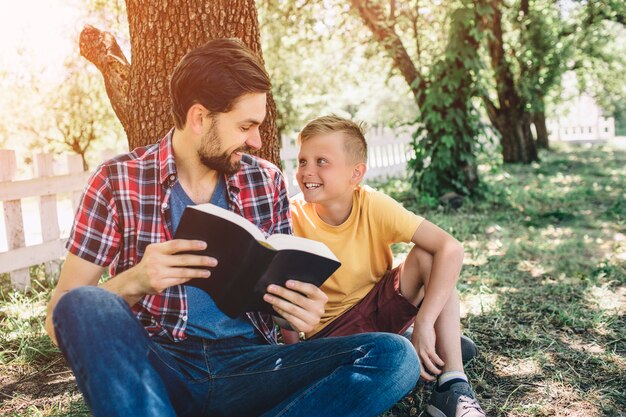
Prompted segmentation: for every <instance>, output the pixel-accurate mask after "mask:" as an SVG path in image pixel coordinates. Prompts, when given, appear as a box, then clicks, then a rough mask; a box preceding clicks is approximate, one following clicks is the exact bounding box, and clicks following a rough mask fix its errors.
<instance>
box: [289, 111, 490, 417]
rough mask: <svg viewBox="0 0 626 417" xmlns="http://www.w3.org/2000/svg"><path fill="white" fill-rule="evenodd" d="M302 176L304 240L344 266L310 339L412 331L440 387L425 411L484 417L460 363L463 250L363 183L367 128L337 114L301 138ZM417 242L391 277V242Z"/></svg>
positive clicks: (294, 205) (295, 211) (298, 215)
mask: <svg viewBox="0 0 626 417" xmlns="http://www.w3.org/2000/svg"><path fill="white" fill-rule="evenodd" d="M298 141H299V143H300V152H299V155H298V170H297V173H296V178H297V180H298V184H299V185H300V189H301V190H302V197H296V198H294V199H293V200H292V202H291V212H292V217H293V221H294V231H295V234H296V235H299V236H303V237H307V238H309V239H314V240H319V241H321V242H324V243H325V244H326V245H328V247H329V248H330V249H331V250H332V251H333V252H334V253H335V254H336V255H337V257H338V258H339V260H340V261H341V262H342V266H341V267H340V268H339V270H337V272H336V273H335V274H334V275H333V276H331V278H329V279H328V281H326V283H324V285H323V286H322V287H321V288H322V290H323V291H324V292H325V293H326V295H327V296H328V303H327V304H326V312H325V313H324V315H323V316H322V318H321V321H320V323H319V324H318V325H316V326H315V327H314V329H313V330H312V331H310V332H307V333H306V337H307V339H319V338H324V337H329V336H343V335H349V334H356V333H364V332H391V333H400V334H402V333H403V332H405V331H406V330H407V329H408V328H409V326H410V325H411V324H413V325H414V330H413V334H412V336H411V342H412V343H413V345H414V346H415V349H416V351H417V353H418V356H419V359H420V361H421V364H422V367H421V369H422V371H421V376H422V378H424V379H425V380H428V381H433V380H434V377H433V376H431V375H429V373H427V372H426V371H428V372H430V373H431V374H434V375H437V376H438V377H437V385H436V386H435V389H434V391H433V395H432V396H431V399H430V401H429V404H428V406H427V408H426V411H427V412H428V413H429V414H430V415H431V416H435V417H440V416H461V415H463V416H465V417H470V416H484V415H485V414H484V412H483V410H482V409H481V407H480V405H479V404H478V401H477V400H476V397H475V395H474V392H473V391H472V389H471V387H470V385H469V383H468V380H467V376H466V375H465V373H464V371H463V364H462V360H461V346H460V343H459V340H460V337H461V335H460V314H459V299H458V295H457V292H456V288H455V287H456V281H457V279H458V277H459V273H460V270H461V265H462V262H463V247H462V246H461V244H460V243H459V242H458V241H456V240H455V239H454V238H453V237H452V236H450V235H449V234H448V233H446V232H445V231H443V230H441V229H440V228H439V227H437V226H435V225H434V224H432V223H430V222H429V221H427V220H425V219H423V218H422V217H419V216H417V215H415V214H413V213H411V212H410V211H408V210H406V209H404V208H403V207H402V206H401V205H400V204H399V203H397V202H396V201H394V200H393V199H392V198H390V197H388V196H386V195H384V194H383V193H380V192H377V191H375V190H373V189H372V188H370V187H367V186H361V185H359V183H360V182H361V180H362V179H363V176H364V175H365V172H366V165H365V164H366V161H367V144H366V142H365V138H364V135H363V131H362V128H361V126H359V125H357V124H355V123H353V122H351V121H349V120H346V119H342V118H340V117H337V116H326V117H320V118H318V119H315V120H313V121H311V122H309V123H308V124H307V125H306V126H305V127H304V129H303V130H302V132H301V133H300V135H299V137H298ZM409 241H411V242H413V243H414V247H413V249H412V250H411V251H410V253H409V254H408V256H407V258H406V260H405V261H404V263H403V264H401V265H400V266H398V267H396V268H393V269H392V254H391V249H390V247H389V245H390V244H392V243H396V242H409Z"/></svg>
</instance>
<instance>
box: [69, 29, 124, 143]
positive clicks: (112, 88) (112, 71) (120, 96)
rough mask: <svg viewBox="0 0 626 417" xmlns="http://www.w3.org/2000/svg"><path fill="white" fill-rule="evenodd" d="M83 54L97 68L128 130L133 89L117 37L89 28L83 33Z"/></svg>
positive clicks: (81, 46)
mask: <svg viewBox="0 0 626 417" xmlns="http://www.w3.org/2000/svg"><path fill="white" fill-rule="evenodd" d="M79 41H80V54H81V55H82V56H83V57H85V58H87V60H88V61H89V62H91V63H92V64H94V65H95V66H96V68H98V70H100V72H101V73H102V76H103V77H104V86H105V87H106V92H107V95H108V96H109V100H110V101H111V106H112V107H113V111H114V112H115V114H116V115H117V117H118V119H120V122H121V123H122V126H124V129H125V130H126V131H128V129H129V124H130V123H129V114H130V112H129V111H128V110H129V109H128V106H129V101H128V90H129V86H130V82H129V78H130V64H129V63H128V60H127V59H126V57H125V56H124V53H123V52H122V49H121V48H120V46H119V45H118V43H117V41H116V40H115V37H114V36H113V35H112V34H111V33H110V32H104V31H101V30H100V29H97V28H95V27H93V26H90V25H85V27H84V28H83V30H82V31H81V32H80V39H79Z"/></svg>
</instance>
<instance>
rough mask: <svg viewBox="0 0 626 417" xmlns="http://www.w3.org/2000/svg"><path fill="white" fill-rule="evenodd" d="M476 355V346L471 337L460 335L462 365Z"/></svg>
mask: <svg viewBox="0 0 626 417" xmlns="http://www.w3.org/2000/svg"><path fill="white" fill-rule="evenodd" d="M476 356H478V347H477V346H476V343H474V341H473V340H472V339H470V338H469V337H467V336H464V335H461V357H462V358H463V366H465V365H466V364H467V363H468V362H469V361H471V360H472V359H474V358H475V357H476Z"/></svg>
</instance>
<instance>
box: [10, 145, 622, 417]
mask: <svg viewBox="0 0 626 417" xmlns="http://www.w3.org/2000/svg"><path fill="white" fill-rule="evenodd" d="M481 176H482V180H483V183H484V186H483V189H482V190H481V192H482V194H483V196H484V198H483V199H477V200H476V201H470V200H466V201H465V203H464V205H463V207H461V208H460V209H458V210H456V211H452V210H449V209H446V208H443V207H439V206H437V204H436V202H434V201H432V200H429V199H426V198H418V199H415V197H414V195H413V192H412V191H411V189H410V185H409V184H408V183H407V182H406V181H403V180H391V181H389V182H387V183H385V184H382V185H381V188H383V189H384V190H385V191H387V192H388V193H389V194H391V195H393V196H394V197H395V198H397V199H399V200H401V201H403V203H404V204H405V205H406V206H407V207H409V208H410V209H412V210H415V211H416V212H418V213H420V214H422V215H424V216H425V217H426V218H428V219H429V220H430V221H432V222H434V223H435V224H437V225H439V226H440V227H442V228H444V229H446V230H448V231H449V232H451V233H452V234H453V235H454V236H455V237H457V238H458V239H459V240H460V241H462V242H463V243H464V245H465V250H466V257H465V265H464V268H463V272H462V276H461V280H460V281H459V284H458V288H459V291H460V293H461V298H462V303H463V306H462V317H463V319H462V322H463V326H464V333H465V334H467V335H468V336H470V337H472V338H473V339H474V340H475V341H476V342H477V344H478V346H479V349H480V355H479V357H478V358H477V359H476V360H474V361H473V362H472V363H471V364H470V365H469V366H468V368H467V372H468V375H469V376H470V379H471V380H472V382H473V386H474V388H475V390H476V392H477V394H478V396H479V398H480V401H481V404H482V406H483V408H484V409H485V410H486V411H487V413H488V415H491V416H565V415H567V416H616V415H620V414H621V413H623V412H624V411H623V410H626V394H625V391H624V383H625V382H624V381H625V375H626V319H625V312H626V236H625V235H626V225H625V220H626V200H625V195H624V192H625V190H626V180H625V178H626V152H625V151H624V150H621V151H618V150H612V149H609V148H598V147H594V148H590V147H575V148H562V149H557V150H556V151H553V152H546V153H543V154H542V161H541V162H540V163H537V164H533V165H528V166H522V165H519V166H517V165H515V166H506V167H502V166H500V165H498V164H496V163H490V162H489V161H485V163H484V164H482V165H481ZM408 249H409V248H408V246H407V245H396V246H395V247H394V252H395V253H396V256H398V257H399V258H401V257H402V256H403V254H405V253H406V252H407V251H408ZM42 270H43V268H33V270H32V273H33V276H34V277H35V279H34V282H35V284H34V289H33V291H31V292H30V293H28V294H20V293H16V292H14V291H11V290H9V289H8V288H7V287H8V278H7V277H3V278H2V277H0V283H1V285H2V288H1V289H0V329H1V330H0V342H1V344H0V375H1V376H0V415H8V416H13V415H15V416H17V415H20V416H22V415H26V416H50V415H64V416H70V415H89V413H88V411H87V410H86V408H85V406H84V403H83V402H82V399H81V396H80V393H79V392H78V391H77V390H76V387H75V385H74V382H73V378H72V376H71V373H70V372H68V370H67V368H66V367H65V366H64V364H63V359H62V357H61V355H60V354H59V353H58V351H57V349H56V348H55V347H54V346H53V345H52V344H51V343H50V341H49V340H48V338H47V336H45V332H44V331H43V319H44V314H45V302H46V300H47V297H48V296H49V293H50V289H51V284H50V283H49V282H48V280H47V279H46V277H45V276H44V274H43V273H42ZM428 395H429V388H428V387H424V386H419V387H418V388H417V389H416V390H415V391H414V392H413V393H412V394H411V395H409V396H408V397H407V398H406V399H405V400H403V401H402V402H400V403H399V404H398V405H396V406H395V407H394V408H393V409H392V410H390V411H389V412H388V413H386V416H387V417H391V416H418V415H421V414H422V413H423V411H422V410H423V407H424V404H425V401H427V399H428Z"/></svg>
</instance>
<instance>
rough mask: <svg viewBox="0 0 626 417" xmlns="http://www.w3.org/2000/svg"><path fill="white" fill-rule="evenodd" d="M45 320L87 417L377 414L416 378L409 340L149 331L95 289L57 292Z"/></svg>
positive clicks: (118, 302)
mask: <svg viewBox="0 0 626 417" xmlns="http://www.w3.org/2000/svg"><path fill="white" fill-rule="evenodd" d="M54 328H55V333H56V336H57V341H58V343H59V348H60V349H61V351H62V352H63V355H64V356H65V358H66V360H67V362H68V363H69V365H70V367H71V368H72V371H73V372H74V375H75V376H76V382H77V383H78V387H79V388H80V390H81V391H82V393H83V395H84V397H85V401H86V402H87V405H88V406H89V408H90V409H91V411H92V413H93V414H94V416H96V417H98V416H133V415H136V416H160V417H165V416H175V415H179V416H205V415H206V416H208V415H210V416H359V417H363V416H377V415H379V414H381V413H382V412H384V411H385V410H387V409H388V408H389V407H391V406H392V405H393V404H394V403H396V402H397V401H398V400H400V399H401V398H402V397H403V396H404V395H406V394H407V393H408V392H409V391H410V390H411V389H412V388H413V387H414V386H415V384H416V382H417V379H418V378H419V374H420V372H419V362H418V359H417V355H416V353H415V349H414V348H413V345H412V344H411V343H410V342H409V341H408V340H406V339H405V338H403V337H402V336H399V335H394V334H387V333H369V334H360V335H355V336H348V337H336V338H327V339H319V340H312V341H309V342H306V343H297V344H294V345H268V344H266V343H264V342H263V339H262V337H261V336H259V338H258V339H257V340H250V339H242V338H232V339H225V340H207V339H200V338H192V337H188V338H187V339H186V340H184V341H182V342H178V343H174V342H172V341H170V340H169V339H168V338H166V337H159V336H157V337H152V338H150V337H149V336H148V334H147V332H146V331H145V329H144V328H143V327H142V326H141V324H140V323H139V321H138V320H137V319H136V318H135V316H134V314H133V313H132V311H131V310H130V308H129V307H128V305H127V304H126V302H125V301H124V300H123V299H122V298H120V297H118V296H117V295H114V294H112V293H110V292H108V291H106V290H103V289H101V288H97V287H80V288H77V289H75V290H72V291H70V292H69V293H67V294H66V295H65V296H63V297H62V298H61V299H60V300H59V303H58V305H57V307H56V309H55V311H54Z"/></svg>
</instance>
